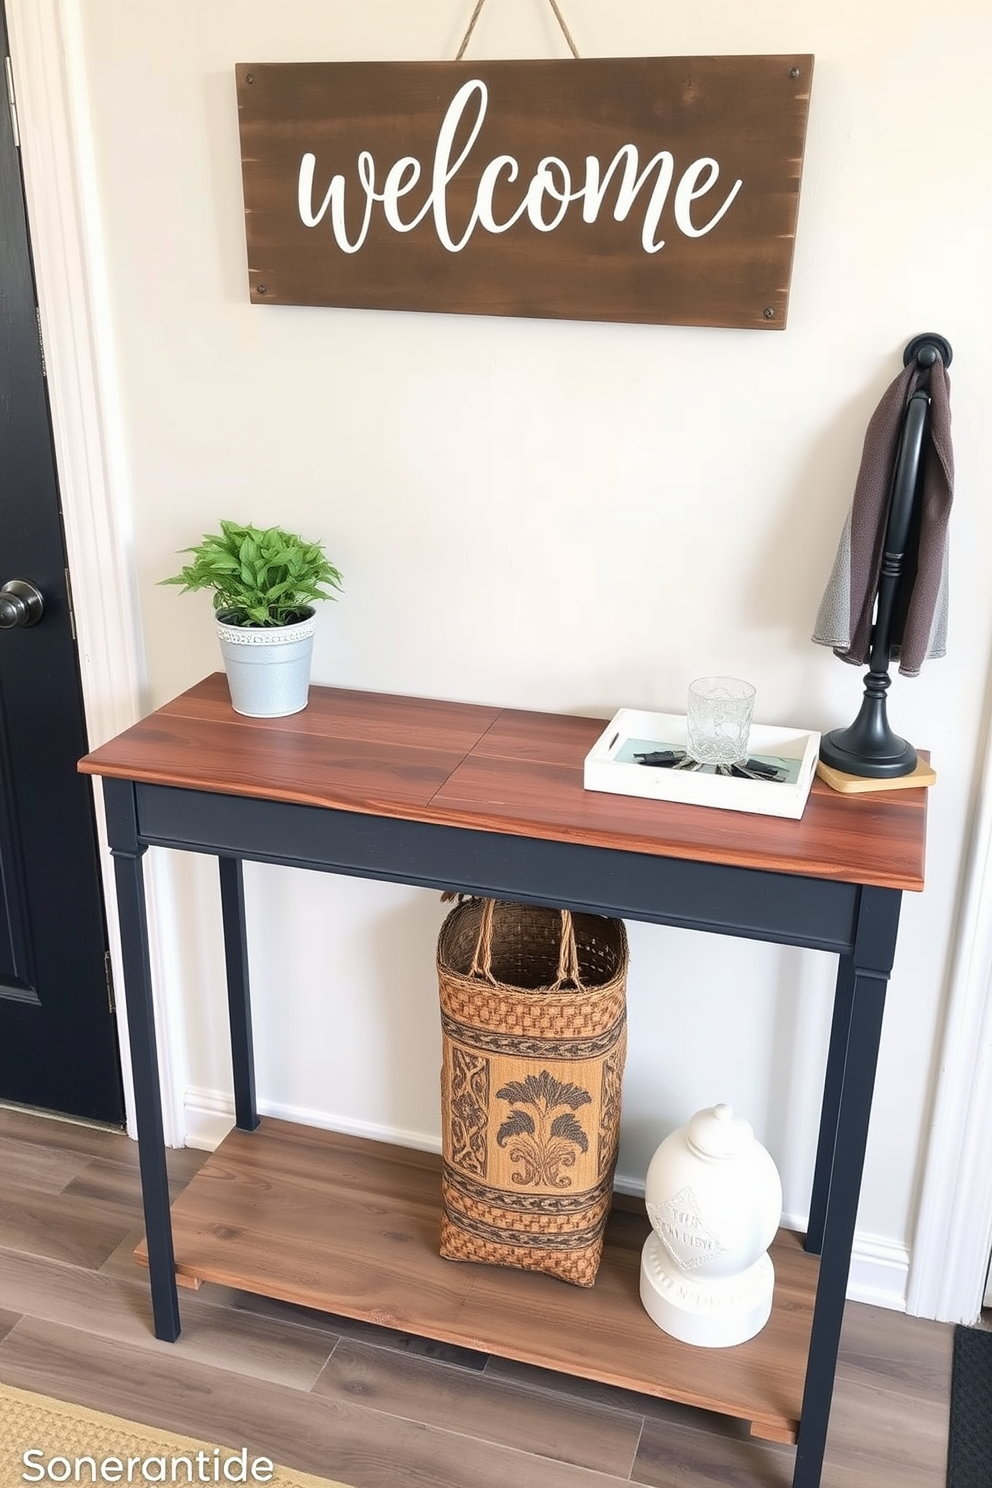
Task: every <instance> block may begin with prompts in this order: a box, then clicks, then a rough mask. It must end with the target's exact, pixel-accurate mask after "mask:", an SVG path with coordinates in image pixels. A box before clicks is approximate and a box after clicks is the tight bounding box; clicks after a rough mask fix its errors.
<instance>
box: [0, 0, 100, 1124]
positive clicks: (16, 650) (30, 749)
mask: <svg viewBox="0 0 992 1488" xmlns="http://www.w3.org/2000/svg"><path fill="white" fill-rule="evenodd" d="M6 56H7V36H6V24H5V20H4V15H3V7H2V3H0V57H3V58H6ZM8 76H9V75H8V73H7V69H6V68H5V67H0V1100H6V1101H14V1102H18V1103H23V1104H25V1105H30V1106H37V1107H40V1108H42V1109H45V1110H51V1111H61V1112H65V1113H67V1114H70V1115H76V1116H85V1117H89V1118H91V1119H93V1120H98V1121H107V1122H113V1123H115V1124H117V1125H120V1124H121V1123H122V1121H123V1099H122V1093H121V1076H120V1062H119V1056H118V1048H117V1034H116V1026H115V1020H114V1016H113V1010H112V1007H111V1001H110V993H109V976H108V968H107V959H106V952H107V942H106V931H105V926H104V915H103V898H102V891H101V883H100V877H99V867H98V858H97V844H96V831H95V826H94V817H93V806H92V798H91V794H90V784H89V781H88V780H86V779H84V777H82V776H80V775H78V774H77V773H76V761H77V759H78V758H79V756H80V755H81V754H85V753H86V734H85V728H84V722H83V710H82V699H81V693H80V683H79V672H78V667H77V660H76V645H75V638H74V636H73V630H72V613H71V606H70V603H69V594H68V575H67V571H66V562H65V549H64V544H63V536H62V520H61V508H60V502H59V490H58V484H57V480H56V475H55V465H54V457H53V452H52V438H51V428H50V424H49V413H48V399H47V392H46V388H45V376H44V365H43V359H42V352H41V345H40V341H39V335H38V318H37V310H36V306H35V293H34V277H33V272H32V267H31V256H30V249H29V246H28V235H27V219H26V215H25V209H24V195H23V191H22V186H21V175H20V160H19V157H18V150H17V145H16V143H15V138H14V117H13V115H12V112H11V107H10V99H9V96H8ZM11 581H14V582H13V584H12V583H11ZM34 590H36V591H37V594H38V596H39V597H38V598H37V599H36V598H35V597H34V593H33V591H34Z"/></svg>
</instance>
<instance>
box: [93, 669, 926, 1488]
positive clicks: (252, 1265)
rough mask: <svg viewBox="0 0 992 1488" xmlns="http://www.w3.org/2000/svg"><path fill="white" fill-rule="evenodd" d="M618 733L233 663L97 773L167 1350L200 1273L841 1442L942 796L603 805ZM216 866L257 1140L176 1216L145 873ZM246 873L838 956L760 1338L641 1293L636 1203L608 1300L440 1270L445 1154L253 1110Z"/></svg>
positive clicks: (133, 733) (799, 1439)
mask: <svg viewBox="0 0 992 1488" xmlns="http://www.w3.org/2000/svg"><path fill="white" fill-rule="evenodd" d="M603 726H604V724H603V720H602V719H593V718H576V717H569V716H562V715H551V714H542V713H532V712H526V711H521V710H515V709H506V708H488V707H480V706H472V705H465V704H458V703H451V702H443V701H432V700H428V699H423V698H409V697H394V696H386V695H381V694H375V693H367V692H355V691H347V690H343V689H336V688H324V687H314V688H312V689H311V693H310V703H309V706H308V707H307V709H306V710H305V711H304V712H302V713H298V714H296V715H294V716H292V717H289V718H279V719H249V718H244V717H240V716H239V715H237V714H235V713H234V712H233V711H232V709H231V706H230V702H229V698H228V692H227V684H226V681H225V679H224V677H223V676H222V675H220V674H217V675H214V676H212V677H208V678H207V679H206V680H205V681H203V682H201V683H199V684H198V685H197V686H195V687H193V688H191V689H190V691H188V692H186V693H184V694H183V695H182V696H181V697H178V698H176V699H175V700H174V701H172V702H170V703H168V704H167V705H166V706H165V707H163V708H160V709H158V711H157V712H155V713H153V714H152V715H150V716H149V717H148V718H145V719H144V720H143V721H142V722H140V723H138V724H137V725H135V727H134V728H131V729H128V730H127V731H126V732H125V733H123V734H121V735H120V736H119V737H117V738H116V739H113V740H111V741H110V742H109V743H107V744H105V745H103V746H102V747H101V748H99V749H97V750H95V751H94V752H93V753H92V754H90V755H88V756H87V757H86V758H85V759H84V760H83V761H81V763H80V769H81V770H83V771H84V772H86V773H89V774H92V775H98V776H102V777H103V791H104V798H105V803H106V813H107V824H108V835H109V839H110V848H111V852H112V854H113V857H114V864H115V874H116V885H117V894H118V901H119V907H120V920H121V935H122V944H123V961H124V977H125V984H126V985H125V989H124V990H125V995H126V999H127V1010H128V1026H129V1038H130V1044H131V1057H132V1061H133V1068H134V1083H135V1101H136V1108H137V1124H138V1138H139V1156H140V1167H141V1182H142V1196H143V1204H144V1214H145V1225H146V1240H145V1245H146V1259H147V1264H148V1266H149V1271H150V1281H151V1295H152V1309H153V1316H154V1328H155V1333H156V1335H157V1336H158V1337H159V1338H162V1339H166V1340H173V1339H175V1338H176V1337H178V1334H179V1329H180V1318H179V1305H178V1293H177V1289H176V1284H177V1278H178V1280H179V1282H180V1283H182V1284H186V1285H199V1283H200V1282H201V1281H204V1280H207V1281H218V1282H223V1283H227V1284H230V1285H234V1286H238V1287H241V1288H243V1289H246V1290H248V1291H255V1292H260V1293H263V1294H266V1295H272V1296H276V1297H281V1298H283V1299H284V1300H288V1301H291V1302H298V1303H305V1304H307V1305H310V1306H315V1307H319V1308H322V1309H324V1310H326V1311H329V1312H334V1313H339V1314H344V1315H348V1316H352V1317H358V1318H364V1319H368V1320H371V1321H372V1322H376V1323H380V1324H386V1325H389V1326H392V1327H395V1328H400V1329H404V1330H406V1331H409V1332H412V1333H417V1334H421V1335H424V1336H427V1337H433V1338H438V1339H443V1340H446V1341H448V1342H453V1343H458V1344H462V1345H465V1346H468V1347H471V1348H474V1349H480V1350H483V1351H485V1352H490V1353H496V1354H499V1355H503V1356H506V1357H510V1358H516V1359H520V1360H524V1361H527V1362H530V1363H534V1364H539V1365H543V1366H545V1367H547V1368H552V1369H559V1370H564V1371H566V1372H570V1373H573V1374H577V1375H583V1376H587V1377H589V1378H592V1379H599V1380H603V1381H606V1382H609V1383H612V1384H617V1385H622V1386H626V1387H628V1388H632V1389H635V1390H639V1391H642V1392H645V1393H649V1394H655V1395H660V1396H664V1397H666V1398H669V1399H674V1400H680V1401H685V1402H688V1403H690V1404H694V1405H701V1406H705V1407H707V1408H709V1409H712V1410H717V1411H722V1412H724V1413H727V1414H730V1415H734V1416H737V1417H739V1418H741V1419H744V1420H747V1421H749V1422H750V1423H751V1431H752V1434H753V1435H755V1436H759V1437H766V1438H770V1439H773V1440H779V1441H794V1442H795V1443H796V1461H795V1472H794V1478H793V1484H794V1488H816V1485H817V1484H818V1483H819V1479H820V1473H821V1468H822V1462H823V1452H824V1446H825V1442H826V1432H827V1423H828V1417H829V1412H830V1400H831V1395H832V1392H833V1382H834V1373H835V1367H836V1359H837V1348H838V1343H839V1338H840V1329H841V1321H842V1315H843V1308H844V1297H845V1290H846V1286H847V1277H848V1269H849V1264H850V1255H851V1245H852V1241H853V1236H854V1226H855V1219H856V1214H857V1205H858V1194H859V1190H860V1186H861V1175H862V1168H863V1163H864V1153H865V1143H866V1139H867V1131H868V1120H869V1115H870V1111H871V1101H872V1088H873V1084H874V1078H875V1065H876V1059H877V1054H878V1047H879V1039H880V1035H881V1026H882V1011H883V1004H884V997H885V989H886V983H887V981H888V976H889V972H890V970H891V967H892V961H893V956H894V952H895V944H896V931H897V926H898V919H899V906H900V902H901V897H902V891H903V890H906V889H908V890H920V889H922V887H923V861H924V844H925V835H926V791H925V790H923V789H908V790H899V791H889V792H883V793H879V794H871V795H854V796H846V795H839V794H836V793H834V792H833V791H831V790H830V789H829V788H828V787H826V786H825V785H823V784H822V783H821V782H819V781H816V782H815V783H814V785H813V790H812V793H811V795H810V799H809V802H808V804H807V807H806V811H805V814H804V815H803V817H802V819H801V820H800V821H792V820H789V819H784V818H780V817H766V816H754V815H744V814H741V813H737V812H729V811H720V810H711V809H706V808H703V807H696V806H683V805H679V804H674V803H670V802H655V801H648V800H643V799H640V798H628V797H623V796H615V795H605V794H600V793H596V792H590V791H586V790H584V789H583V785H582V762H583V759H584V757H585V755H586V753H587V752H588V750H589V749H590V748H591V746H592V744H593V743H594V742H595V740H596V738H597V737H598V736H599V734H600V733H601V731H602V729H603ZM149 846H155V847H163V848H177V849H181V850H183V851H192V852H204V853H209V854H210V855H212V856H215V857H216V858H217V859H218V861H219V868H220V896H219V897H220V906H221V913H222V919H223V926H224V939H225V955H226V970H227V996H228V1004H229V1012H230V1022H231V1044H232V1060H233V1070H234V1091H235V1109H236V1126H235V1128H234V1130H233V1131H232V1132H231V1133H230V1135H229V1136H228V1137H227V1138H226V1139H225V1141H224V1142H223V1143H222V1144H221V1146H220V1147H219V1148H218V1149H217V1151H216V1152H215V1153H214V1154H212V1156H211V1157H210V1158H209V1159H208V1161H207V1162H206V1163H205V1165H204V1167H203V1168H202V1169H201V1171H200V1172H199V1174H198V1175H197V1176H196V1178H194V1179H193V1181H192V1183H191V1184H190V1185H189V1187H188V1188H187V1189H186V1191H185V1192H184V1193H183V1194H182V1195H181V1196H180V1197H179V1198H178V1199H177V1201H176V1203H175V1205H174V1206H172V1209H171V1213H170V1205H169V1194H168V1183H167V1172H166V1164H165V1150H164V1144H163V1134H162V1114H161V1102H160V1093H159V1085H158V1074H157V1068H158V1066H157V1059H156V1042H155V1024H154V1013H153V1005H152V984H151V972H150V966H149V955H148V937H147V926H146V911H145V897H144V884H143V872H142V855H143V854H144V852H145V850H146V849H147V848H148V847H149ZM245 859H249V860H254V861H259V862H267V863H277V864H286V865H289V866H292V867H297V868H311V869H320V870H325V871H328V872H332V873H345V874H351V875H357V876H359V877H363V878H372V879H385V880H391V881H395V882H399V883H408V884H418V885H424V886H427V887H432V888H437V889H457V890H461V891H464V892H468V893H473V894H482V895H491V896H495V897H498V898H503V899H511V900H512V899H515V900H521V901H529V902H532V903H536V904H547V905H552V906H567V907H569V908H571V909H573V910H584V911H587V912H591V913H595V914H606V915H618V916H622V917H626V918H629V919H639V920H647V921H653V922H656V923H659V924H667V925H679V926H684V927H687V928H694V929H701V930H709V931H716V932H721V933H724V934H729V935H740V936H747V937H751V938H755V939H758V940H767V941H773V942H777V943H780V944H785V945H796V946H809V947H814V948H817V949H820V950H825V951H832V952H835V953H836V954H837V956H838V958H839V960H838V974H837V984H836V992H835V998H834V1011H833V1020H832V1025H831V1033H830V1040H829V1049H828V1057H827V1070H826V1078H825V1082H824V1090H823V1096H822V1110H821V1121H820V1133H819V1139H818V1147H817V1156H816V1163H815V1171H814V1179H813V1188H812V1194H811V1203H810V1221H809V1228H808V1231H807V1234H806V1236H805V1237H798V1236H795V1235H791V1234H788V1233H786V1232H782V1233H780V1235H779V1237H778V1240H777V1242H776V1244H775V1246H774V1248H773V1257H774V1261H775V1269H776V1289H775V1305H774V1308H773V1313H772V1317H771V1320H770V1321H769V1323H768V1325H767V1326H766V1327H765V1329H764V1330H763V1331H762V1332H761V1333H759V1334H758V1336H757V1337H756V1338H754V1339H752V1340H750V1341H749V1342H748V1343H745V1344H740V1345H738V1346H737V1347H735V1348H730V1349H715V1350H714V1349H694V1348H692V1347H690V1346H688V1345H685V1344H680V1343H678V1342H676V1341H675V1340H674V1339H671V1338H669V1337H668V1335H667V1334H665V1333H663V1332H661V1330H660V1329H658V1328H656V1327H655V1326H654V1324H653V1323H652V1322H651V1321H650V1319H648V1318H647V1316H646V1314H645V1313H644V1311H643V1308H642V1307H641V1305H640V1302H639V1299H638V1262H639V1255H640V1247H641V1244H642V1241H643V1239H644V1237H645V1235H646V1234H647V1228H648V1227H647V1220H646V1218H645V1217H644V1216H643V1215H642V1214H641V1213H639V1212H638V1210H639V1209H640V1207H641V1206H639V1205H636V1204H633V1203H632V1202H630V1201H628V1202H627V1203H626V1204H624V1202H623V1201H622V1200H619V1199H618V1201H617V1203H616V1205H615V1207H614V1211H613V1214H612V1216H611V1221H610V1227H609V1231H608V1237H607V1245H606V1250H605V1253H604V1258H603V1262H602V1265H601V1268H600V1272H599V1275H598V1277H597V1281H596V1285H595V1286H594V1287H592V1288H590V1289H581V1288H575V1287H570V1286H567V1285H566V1284H564V1283H563V1282H560V1281H557V1280H555V1279H553V1278H551V1277H548V1276H542V1275H537V1274H534V1273H529V1272H522V1271H514V1270H504V1269H500V1268H498V1267H489V1266H475V1265H468V1264H465V1263H462V1262H455V1261H444V1260H442V1259H441V1258H440V1257H439V1255H438V1253H437V1226H438V1216H439V1205H440V1177H439V1160H438V1159H437V1158H436V1157H434V1156H432V1155H430V1154H424V1153H422V1152H415V1151H410V1150H408V1149H402V1148H398V1147H394V1146H389V1145H387V1144H381V1143H371V1142H364V1141H360V1140H357V1139H354V1138H349V1137H343V1136H340V1135H337V1134H334V1133H329V1132H324V1131H316V1130H313V1129H310V1128H305V1127H301V1126H298V1125H294V1124H292V1123H288V1122H283V1121H276V1120H269V1119H264V1120H262V1121H259V1118H258V1115H257V1112H256V1106H255V1089H254V1071H253V1059H252V1035H251V1013H250V1004H249V988H248V949H247V933H246V925H245V908H244V893H243V882H242V863H243V861H244V860H245Z"/></svg>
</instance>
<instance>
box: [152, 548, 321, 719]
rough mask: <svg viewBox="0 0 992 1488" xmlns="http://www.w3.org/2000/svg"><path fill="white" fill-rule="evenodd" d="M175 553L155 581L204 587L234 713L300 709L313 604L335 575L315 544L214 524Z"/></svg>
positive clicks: (262, 714)
mask: <svg viewBox="0 0 992 1488" xmlns="http://www.w3.org/2000/svg"><path fill="white" fill-rule="evenodd" d="M220 529H221V530H220V532H217V533H213V532H211V533H207V534H205V536H204V537H203V538H202V539H201V541H200V542H198V543H196V544H195V545H194V546H193V547H191V548H183V549H182V550H181V551H182V552H183V553H189V554H191V555H192V556H191V560H190V562H189V563H187V564H186V565H185V567H183V568H181V569H180V571H179V573H177V574H173V575H172V576H171V577H170V578H168V579H163V580H162V583H163V584H178V585H180V586H181V589H182V592H183V593H184V594H186V593H189V592H190V591H191V590H196V589H212V590H213V603H214V611H215V618H216V621H217V634H218V637H219V639H220V647H221V654H222V655H223V658H224V665H225V669H226V671H227V681H228V686H229V687H230V690H231V704H232V706H233V708H234V710H235V712H236V713H244V714H247V715H248V716H249V717H252V718H280V717H284V716H285V715H286V714H289V713H299V712H300V710H301V709H303V708H305V707H306V705H307V698H308V693H309V686H310V659H311V654H312V651H313V636H314V628H315V627H314V608H313V607H314V603H315V602H316V601H317V600H319V599H336V598H337V595H336V594H335V593H334V592H333V591H334V590H340V589H341V575H340V573H339V572H338V570H337V569H336V568H335V567H334V565H333V563H330V562H329V561H328V559H327V557H326V555H325V553H324V550H323V547H322V546H321V544H320V543H316V542H307V541H305V540H304V539H303V538H302V537H299V536H297V534H296V533H293V532H285V531H283V529H282V528H281V527H267V528H264V529H263V528H259V527H253V526H251V525H248V526H241V524H240V523H238V522H229V521H222V522H221V524H220Z"/></svg>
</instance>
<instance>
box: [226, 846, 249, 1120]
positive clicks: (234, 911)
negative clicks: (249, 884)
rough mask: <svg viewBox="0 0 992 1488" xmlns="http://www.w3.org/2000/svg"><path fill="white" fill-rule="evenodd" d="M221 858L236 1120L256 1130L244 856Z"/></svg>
mask: <svg viewBox="0 0 992 1488" xmlns="http://www.w3.org/2000/svg"><path fill="white" fill-rule="evenodd" d="M217 861H218V864H219V866H220V902H221V911H222V914H223V918H224V959H225V962H226V966H227V1006H228V1011H229V1014H230V1021H231V1062H232V1065H233V1067H234V1119H235V1124H236V1125H237V1126H238V1127H239V1128H240V1130H241V1131H254V1130H255V1128H256V1126H257V1125H258V1112H257V1110H256V1109H255V1055H254V1051H253V1049H252V1038H251V997H250V992H249V984H248V932H247V930H246V927H245V889H244V875H243V872H242V864H241V859H240V858H218V860H217Z"/></svg>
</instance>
